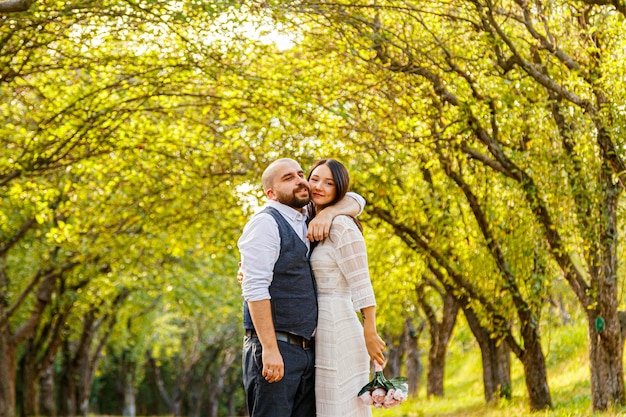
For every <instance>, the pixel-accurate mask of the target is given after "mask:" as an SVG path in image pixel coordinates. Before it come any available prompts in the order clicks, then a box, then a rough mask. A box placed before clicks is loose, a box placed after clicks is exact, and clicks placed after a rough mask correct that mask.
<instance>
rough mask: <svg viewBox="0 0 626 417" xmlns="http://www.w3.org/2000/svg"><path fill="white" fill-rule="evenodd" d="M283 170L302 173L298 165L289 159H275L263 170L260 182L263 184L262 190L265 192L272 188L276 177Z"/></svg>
mask: <svg viewBox="0 0 626 417" xmlns="http://www.w3.org/2000/svg"><path fill="white" fill-rule="evenodd" d="M284 168H293V169H295V170H296V171H302V168H300V164H299V163H297V162H296V161H294V160H293V159H290V158H281V159H277V160H275V161H274V162H272V163H271V164H269V165H268V166H267V168H265V171H263V175H262V176H261V181H262V183H263V190H264V191H265V192H267V190H269V189H270V188H273V187H274V184H275V183H276V177H277V176H280V175H281V174H282V172H283V171H284Z"/></svg>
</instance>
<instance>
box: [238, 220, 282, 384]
mask: <svg viewBox="0 0 626 417" xmlns="http://www.w3.org/2000/svg"><path fill="white" fill-rule="evenodd" d="M237 246H238V247H239V252H240V253H241V262H240V265H239V266H240V268H239V272H238V274H237V275H238V277H239V275H241V287H242V295H243V297H244V298H245V299H246V301H247V302H248V309H249V311H250V318H251V319H252V324H253V326H254V329H255V331H256V333H257V336H258V338H259V341H260V342H261V346H262V354H261V358H262V361H263V369H262V375H263V376H264V377H265V379H266V380H267V381H268V382H278V381H280V380H281V379H282V377H283V375H284V374H285V372H284V363H283V358H282V355H281V354H280V351H279V350H278V342H277V341H276V333H275V332H274V323H273V319H272V308H271V301H270V294H269V286H270V285H271V283H272V278H273V270H274V264H275V263H276V260H277V259H278V256H279V253H280V236H279V232H278V227H277V225H276V222H275V221H274V219H273V217H272V216H271V215H268V214H265V213H260V214H258V215H256V216H254V217H253V218H252V219H251V220H250V221H249V222H248V223H247V224H246V227H244V230H243V234H242V235H241V237H240V238H239V240H238V242H237ZM270 369H271V370H272V372H271V373H269V372H268V371H269V370H270Z"/></svg>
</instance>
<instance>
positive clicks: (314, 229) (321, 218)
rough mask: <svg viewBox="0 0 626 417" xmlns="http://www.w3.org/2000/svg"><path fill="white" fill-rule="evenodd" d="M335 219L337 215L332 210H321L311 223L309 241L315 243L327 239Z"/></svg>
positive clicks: (308, 233) (308, 234)
mask: <svg viewBox="0 0 626 417" xmlns="http://www.w3.org/2000/svg"><path fill="white" fill-rule="evenodd" d="M334 217H335V214H334V213H332V212H331V211H330V210H321V211H320V212H319V213H317V214H316V215H315V217H314V218H313V219H312V220H311V221H310V222H309V229H308V232H307V235H306V237H307V239H309V240H310V241H311V242H315V241H319V240H324V239H325V238H327V237H328V234H329V233H330V225H331V224H332V223H333V218H334Z"/></svg>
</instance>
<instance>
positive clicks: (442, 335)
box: [420, 293, 459, 397]
mask: <svg viewBox="0 0 626 417" xmlns="http://www.w3.org/2000/svg"><path fill="white" fill-rule="evenodd" d="M420 304H421V305H422V307H423V308H424V305H423V300H422V301H421V303H420ZM424 310H425V311H426V314H427V316H429V319H428V322H429V330H430V342H431V343H430V349H429V351H428V373H427V376H426V378H427V382H426V395H427V396H428V397H430V396H435V397H443V393H444V389H443V386H444V384H443V382H444V376H445V368H446V353H447V351H448V342H449V340H450V335H451V334H452V330H454V325H455V323H456V317H457V313H458V311H459V304H458V303H457V301H456V300H455V299H454V297H453V296H452V295H449V294H447V293H446V294H444V295H443V314H442V315H443V317H442V319H441V323H437V321H436V318H435V317H434V314H432V311H430V309H428V310H427V309H426V308H424Z"/></svg>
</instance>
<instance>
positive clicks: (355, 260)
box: [330, 216, 376, 311]
mask: <svg viewBox="0 0 626 417" xmlns="http://www.w3.org/2000/svg"><path fill="white" fill-rule="evenodd" d="M330 238H331V240H332V241H333V242H334V246H335V248H336V250H337V257H336V259H337V265H338V267H339V270H340V271H341V273H342V274H343V276H344V277H345V278H346V281H347V282H348V286H349V287H350V291H351V293H352V303H353V304H354V310H355V311H359V310H361V309H362V308H365V307H369V306H375V305H376V299H375V297H374V289H373V288H372V282H371V280H370V274H369V268H368V263H367V251H366V248H365V240H364V239H363V235H362V234H361V231H360V230H359V229H358V227H357V225H356V224H355V223H354V220H353V219H352V218H351V217H349V216H337V217H335V219H334V220H333V225H332V228H331V229H330Z"/></svg>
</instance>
